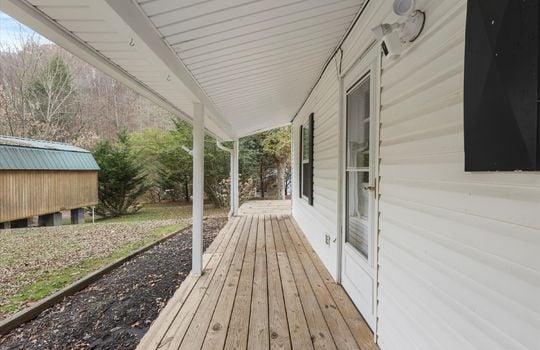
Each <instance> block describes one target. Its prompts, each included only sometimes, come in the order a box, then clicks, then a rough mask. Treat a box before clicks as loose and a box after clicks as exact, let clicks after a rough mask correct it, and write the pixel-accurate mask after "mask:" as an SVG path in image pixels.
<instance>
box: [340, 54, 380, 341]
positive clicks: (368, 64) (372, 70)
mask: <svg viewBox="0 0 540 350" xmlns="http://www.w3.org/2000/svg"><path fill="white" fill-rule="evenodd" d="M368 73H369V74H370V79H371V91H372V92H373V94H374V96H373V97H372V99H373V100H374V103H373V105H372V107H371V108H372V116H371V118H372V120H371V124H370V125H376V127H375V128H371V131H370V147H371V148H372V149H373V157H372V158H371V159H370V166H371V167H372V169H373V174H372V176H371V178H370V186H375V194H374V200H373V209H372V212H373V215H371V220H372V224H371V226H372V229H373V230H374V232H373V233H372V235H371V236H370V239H372V241H371V242H370V248H371V250H370V252H369V261H368V266H370V268H371V269H372V271H370V273H372V274H373V279H374V281H373V310H372V315H370V316H373V320H372V322H370V323H371V326H372V328H373V332H374V338H375V340H376V339H377V323H378V322H377V314H378V313H377V282H378V255H377V250H378V234H379V220H378V216H379V215H378V213H379V140H380V86H381V85H380V84H381V82H380V77H381V56H380V50H379V49H377V47H374V46H373V45H371V46H370V48H369V50H367V51H365V52H364V53H363V54H362V55H360V58H359V59H357V60H355V64H354V65H353V66H352V67H350V68H349V69H347V71H346V72H344V73H341V74H340V72H338V75H339V76H340V77H341V79H340V82H339V83H340V84H339V98H340V106H339V109H340V110H339V113H340V114H339V115H340V121H339V136H340V137H339V140H340V141H339V162H338V163H339V176H338V186H339V187H338V188H339V191H338V201H339V202H338V207H339V208H338V213H339V217H338V228H339V231H338V237H340V239H339V240H338V268H337V270H338V272H339V275H338V279H339V283H342V274H343V249H344V247H345V246H346V245H347V243H346V242H345V239H344V235H345V232H344V231H345V220H346V210H345V208H346V202H345V201H346V195H345V190H346V181H345V174H346V170H347V166H346V165H347V159H346V157H347V155H346V153H347V152H346V150H347V148H346V146H347V145H346V118H347V115H346V113H347V106H346V103H347V99H346V97H347V91H348V90H349V89H351V88H353V87H354V86H356V85H357V84H358V82H360V81H361V80H362V79H363V77H364V76H365V75H366V74H368ZM358 169H360V168H358ZM358 169H354V170H358ZM351 250H352V251H354V249H351ZM358 255H361V254H360V253H359V252H358ZM362 259H363V260H364V261H365V258H364V257H363V256H362Z"/></svg>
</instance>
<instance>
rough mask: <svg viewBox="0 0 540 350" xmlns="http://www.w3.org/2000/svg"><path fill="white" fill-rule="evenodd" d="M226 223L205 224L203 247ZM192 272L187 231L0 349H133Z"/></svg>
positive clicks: (6, 340) (51, 311)
mask: <svg viewBox="0 0 540 350" xmlns="http://www.w3.org/2000/svg"><path fill="white" fill-rule="evenodd" d="M225 222H226V218H208V219H206V220H205V222H204V246H205V248H206V247H207V246H208V245H209V244H210V242H211V241H212V240H213V239H214V237H215V235H216V234H217V233H218V232H219V230H220V229H221V227H222V226H223V225H224V224H225ZM190 270H191V231H190V230H185V231H184V232H183V233H182V234H179V235H176V236H175V237H173V238H171V239H169V240H167V241H165V242H164V243H162V244H159V245H158V246H156V247H154V248H152V249H150V250H148V251H146V252H144V253H142V254H141V255H139V256H138V257H136V258H135V259H133V260H131V261H129V262H127V263H125V264H124V265H122V266H121V267H119V268H118V269H116V270H115V271H113V272H111V273H109V274H107V275H105V276H104V277H103V278H101V279H100V280H99V281H97V282H95V283H93V284H91V285H90V286H88V288H86V289H84V290H82V291H81V292H79V293H77V294H75V295H73V296H71V297H68V298H66V299H64V301H63V302H61V303H59V304H57V305H55V306H54V307H52V308H50V309H48V310H46V311H44V312H43V313H42V314H41V315H39V316H38V317H37V318H36V319H34V320H32V321H30V322H28V323H26V324H24V325H22V326H21V327H19V328H17V329H15V330H13V331H12V332H11V333H9V334H7V335H6V336H4V337H2V338H0V349H134V348H135V347H136V346H137V344H138V343H139V341H140V340H141V338H142V337H143V335H144V334H145V333H146V331H147V330H148V328H149V326H150V323H151V322H152V321H153V320H154V319H155V318H156V317H157V315H158V314H159V311H160V310H161V309H162V308H163V307H164V306H165V304H166V302H167V300H169V298H170V297H171V296H172V295H173V294H174V292H175V290H176V289H177V288H178V287H179V285H180V283H181V282H182V281H183V280H184V279H185V278H186V276H187V275H188V274H189V272H190Z"/></svg>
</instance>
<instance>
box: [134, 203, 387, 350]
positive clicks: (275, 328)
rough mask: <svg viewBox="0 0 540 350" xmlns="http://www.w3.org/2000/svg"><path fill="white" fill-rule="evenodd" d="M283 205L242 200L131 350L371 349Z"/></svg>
mask: <svg viewBox="0 0 540 350" xmlns="http://www.w3.org/2000/svg"><path fill="white" fill-rule="evenodd" d="M282 204H283V203H282ZM284 205H285V204H284ZM283 210H284V207H283V206H280V205H276V204H274V205H272V206H269V205H266V206H265V203H263V202H261V203H256V204H254V203H253V202H251V203H250V204H248V205H247V206H246V205H245V206H244V207H243V210H241V215H240V216H238V217H235V218H233V219H231V220H230V221H229V223H228V224H227V225H226V226H225V227H224V228H223V230H222V231H221V232H220V234H219V235H218V236H217V237H216V239H215V240H214V242H213V243H212V245H211V246H210V247H209V248H208V249H207V251H206V252H205V254H204V265H205V273H204V274H203V275H202V276H201V277H198V278H196V277H193V276H189V277H188V278H187V279H186V280H185V281H184V283H182V285H181V286H180V288H179V289H178V291H177V292H176V293H175V295H174V296H173V297H172V298H171V300H170V301H169V302H168V304H167V306H166V307H165V308H164V309H163V311H162V312H161V313H160V315H159V317H158V319H157V320H156V321H155V322H154V323H153V324H152V326H151V328H150V330H149V331H148V333H147V334H146V336H145V337H144V338H143V340H142V341H141V343H140V344H139V347H138V349H141V350H149V349H189V350H193V349H275V348H279V349H321V348H324V349H376V348H377V347H376V346H375V345H374V343H373V340H372V339H373V334H372V332H371V331H370V329H369V328H368V326H367V325H366V323H365V322H364V320H363V319H362V317H361V316H360V314H359V313H358V311H357V310H356V308H355V307H354V306H353V304H352V302H351V300H350V299H349V297H348V296H347V294H346V293H345V291H344V290H343V289H342V288H341V286H339V285H338V284H336V283H334V282H333V279H332V278H331V276H330V274H329V273H328V271H327V270H326V269H325V267H324V266H323V265H322V263H321V262H320V260H319V258H318V257H317V256H316V255H315V252H314V251H313V250H312V249H311V247H310V245H309V243H308V242H307V240H306V239H305V237H304V235H303V233H302V232H301V231H300V230H299V228H298V226H297V225H296V223H295V222H294V220H293V219H292V218H291V216H290V215H284V214H283ZM257 212H258V213H265V214H256V213H257ZM285 212H287V211H285Z"/></svg>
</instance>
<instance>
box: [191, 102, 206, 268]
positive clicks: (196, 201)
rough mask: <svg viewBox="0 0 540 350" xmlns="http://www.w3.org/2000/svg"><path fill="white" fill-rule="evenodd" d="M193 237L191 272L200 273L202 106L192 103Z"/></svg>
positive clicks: (202, 169)
mask: <svg viewBox="0 0 540 350" xmlns="http://www.w3.org/2000/svg"><path fill="white" fill-rule="evenodd" d="M193 111H194V116H193V238H192V249H193V252H192V267H191V274H192V275H194V276H200V275H202V272H203V271H202V254H203V201H204V106H203V105H202V104H200V103H194V104H193Z"/></svg>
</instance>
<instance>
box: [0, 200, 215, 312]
mask: <svg viewBox="0 0 540 350" xmlns="http://www.w3.org/2000/svg"><path fill="white" fill-rule="evenodd" d="M205 209H206V208H205ZM205 214H207V215H223V214H224V212H223V210H218V209H210V208H208V210H206V212H205ZM190 216H191V207H190V206H179V205H171V204H166V205H150V206H147V207H145V208H143V210H141V211H140V212H139V213H137V214H134V215H131V216H126V217H122V218H116V219H110V220H98V221H97V222H96V224H84V225H66V226H59V227H39V228H28V229H14V230H2V231H0V319H3V318H5V317H8V316H9V315H11V314H13V313H14V312H16V311H18V310H20V309H22V308H24V307H26V306H30V305H31V304H32V303H34V302H36V301H38V300H40V299H42V298H44V297H46V296H47V295H50V294H52V293H53V292H55V291H56V290H58V289H61V288H63V287H65V286H66V285H68V284H70V283H72V282H74V281H75V280H77V279H80V278H82V277H84V276H86V275H88V274H89V273H91V272H92V271H95V270H97V269H99V268H100V267H102V266H104V265H106V264H108V263H111V262H113V261H115V260H117V259H119V258H121V257H123V256H126V255H128V254H129V253H131V252H132V251H134V250H136V249H138V248H140V247H142V246H143V245H146V244H148V243H150V242H152V241H155V240H157V239H159V238H160V237H162V236H164V235H166V234H169V233H172V232H174V231H177V230H180V229H182V228H184V227H186V226H188V225H189V224H190Z"/></svg>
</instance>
